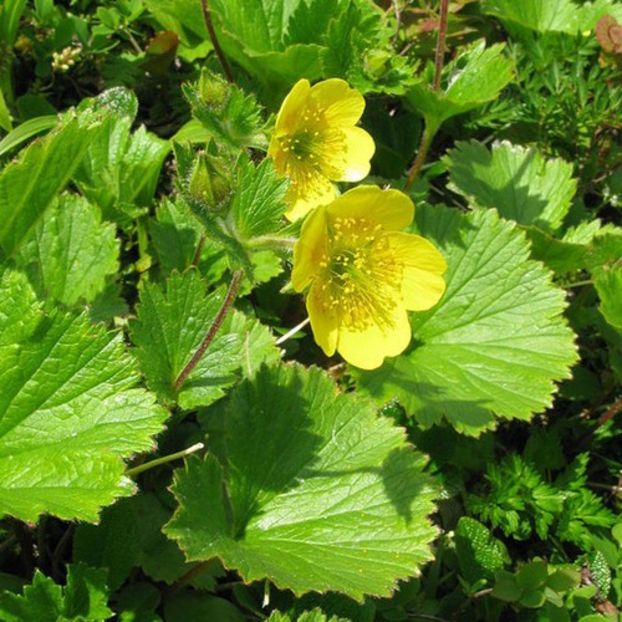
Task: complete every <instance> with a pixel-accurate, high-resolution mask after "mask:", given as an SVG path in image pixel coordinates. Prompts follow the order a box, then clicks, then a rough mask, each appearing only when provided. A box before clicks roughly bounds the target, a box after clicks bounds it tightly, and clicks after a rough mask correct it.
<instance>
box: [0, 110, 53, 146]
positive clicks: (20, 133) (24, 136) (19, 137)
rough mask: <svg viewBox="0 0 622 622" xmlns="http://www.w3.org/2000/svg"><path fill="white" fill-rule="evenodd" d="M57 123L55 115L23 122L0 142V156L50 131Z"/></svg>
mask: <svg viewBox="0 0 622 622" xmlns="http://www.w3.org/2000/svg"><path fill="white" fill-rule="evenodd" d="M57 122H58V117H57V116H56V115H47V116H43V117H35V118H34V119H28V121H24V122H23V123H21V124H20V125H18V126H17V127H16V128H15V129H13V130H11V131H10V132H9V133H8V134H7V135H6V136H5V137H4V138H3V139H2V140H0V156H3V155H4V154H5V153H8V152H9V151H11V150H12V149H14V148H15V147H18V146H19V145H21V144H22V143H23V142H25V141H26V140H28V139H29V138H32V137H33V136H36V135H37V134H40V133H41V132H45V131H46V130H50V129H52V128H53V127H54V126H55V125H56V123H57Z"/></svg>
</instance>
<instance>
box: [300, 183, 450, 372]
mask: <svg viewBox="0 0 622 622" xmlns="http://www.w3.org/2000/svg"><path fill="white" fill-rule="evenodd" d="M414 209H415V207H414V205H413V203H412V201H411V200H410V199H409V198H408V197H407V196H406V195H405V194H403V193H402V192H399V191H398V190H381V189H380V188H378V187H376V186H359V187H358V188H354V189H353V190H350V191H348V192H346V193H345V194H343V195H341V196H340V197H339V198H337V199H335V200H334V201H333V202H332V203H330V204H328V205H325V206H321V207H318V208H317V209H316V210H314V211H313V212H312V213H311V214H310V215H309V217H308V218H307V219H306V221H305V222H304V224H303V226H302V230H301V233H300V239H299V240H298V242H297V243H296V246H295V247H294V268H293V271H292V284H293V286H294V289H295V290H296V291H305V290H306V291H307V310H308V312H309V318H310V320H311V328H312V329H313V335H314V337H315V341H316V342H317V343H318V345H320V346H321V348H322V349H323V350H324V352H325V353H326V354H327V355H328V356H331V355H333V354H334V353H335V351H338V352H339V353H340V354H341V356H343V358H344V359H346V360H347V361H348V362H350V363H352V365H355V366H356V367H361V368H363V369H375V368H376V367H379V366H380V365H382V362H383V360H384V358H385V356H396V355H398V354H400V353H401V352H403V351H404V350H405V349H406V347H407V346H408V344H409V343H410V323H409V321H408V315H407V313H406V311H407V310H410V311H424V310H426V309H429V308H430V307H433V306H434V305H435V304H436V303H437V302H438V301H439V299H440V297H441V296H442V295H443V292H444V291H445V281H444V279H443V276H442V275H443V273H444V272H445V269H446V263H445V260H444V258H443V256H442V255H441V254H440V252H439V251H438V250H437V249H436V248H435V247H434V245H433V244H431V243H430V242H428V241H427V240H426V239H424V238H422V237H421V236H419V235H413V234H410V233H403V232H402V231H400V229H403V228H404V227H406V226H408V225H409V224H410V223H411V222H412V220H413V217H414Z"/></svg>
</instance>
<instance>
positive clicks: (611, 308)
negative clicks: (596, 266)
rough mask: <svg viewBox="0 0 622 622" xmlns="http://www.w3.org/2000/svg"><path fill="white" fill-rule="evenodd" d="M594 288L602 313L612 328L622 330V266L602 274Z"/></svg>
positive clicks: (596, 280)
mask: <svg viewBox="0 0 622 622" xmlns="http://www.w3.org/2000/svg"><path fill="white" fill-rule="evenodd" d="M594 286H595V287H596V291H597V292H598V296H599V297H600V312H601V313H602V314H603V316H604V317H605V319H606V320H607V322H608V323H609V324H611V326H613V327H614V328H617V329H618V330H622V266H620V267H619V268H615V269H613V270H603V271H602V272H600V273H599V274H598V275H597V277H596V279H595V280H594Z"/></svg>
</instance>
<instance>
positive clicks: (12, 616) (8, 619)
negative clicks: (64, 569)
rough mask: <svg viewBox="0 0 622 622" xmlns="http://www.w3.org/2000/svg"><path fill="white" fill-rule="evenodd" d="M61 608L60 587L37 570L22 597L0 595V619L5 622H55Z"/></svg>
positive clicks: (61, 594) (61, 596)
mask: <svg viewBox="0 0 622 622" xmlns="http://www.w3.org/2000/svg"><path fill="white" fill-rule="evenodd" d="M62 606H63V591H62V589H61V587H60V586H59V585H56V584H55V583H54V581H52V579H49V578H48V577H46V576H45V575H44V574H43V573H42V572H41V571H40V570H38V569H37V570H36V571H35V575H34V577H33V579H32V584H31V585H27V586H25V587H24V590H23V595H21V596H17V595H15V594H11V593H10V592H5V593H4V594H0V619H2V620H4V621H5V622H24V621H25V620H37V621H38V622H57V620H58V616H59V615H60V613H61V610H62Z"/></svg>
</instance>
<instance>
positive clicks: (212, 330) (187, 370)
mask: <svg viewBox="0 0 622 622" xmlns="http://www.w3.org/2000/svg"><path fill="white" fill-rule="evenodd" d="M242 276H243V273H242V271H241V270H238V271H237V272H234V273H233V277H232V279H231V283H229V289H228V290H227V294H226V295H225V299H224V300H223V301H222V305H221V307H220V309H219V310H218V313H217V314H216V317H215V318H214V321H213V322H212V325H211V326H210V327H209V329H208V331H207V334H206V335H205V338H204V339H203V341H202V342H201V345H200V346H199V347H198V348H197V351H196V352H195V353H194V355H193V356H192V358H191V359H190V361H189V362H188V364H187V365H186V366H185V367H184V368H183V369H182V371H181V373H180V374H179V376H178V377H177V380H175V383H174V384H173V388H174V390H175V393H179V390H180V389H181V387H182V386H183V384H184V382H185V381H186V379H187V378H188V376H189V375H190V374H191V372H192V370H193V369H194V368H195V367H196V366H197V363H198V362H199V361H200V360H201V358H202V357H203V355H204V354H205V351H206V350H207V348H209V345H210V343H212V341H213V340H214V337H215V336H216V333H217V332H218V329H219V328H220V327H221V326H222V323H223V322H224V320H225V317H226V315H227V313H228V311H229V309H230V308H231V305H233V302H234V300H235V297H236V296H237V295H238V289H239V288H240V281H241V280H242Z"/></svg>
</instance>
